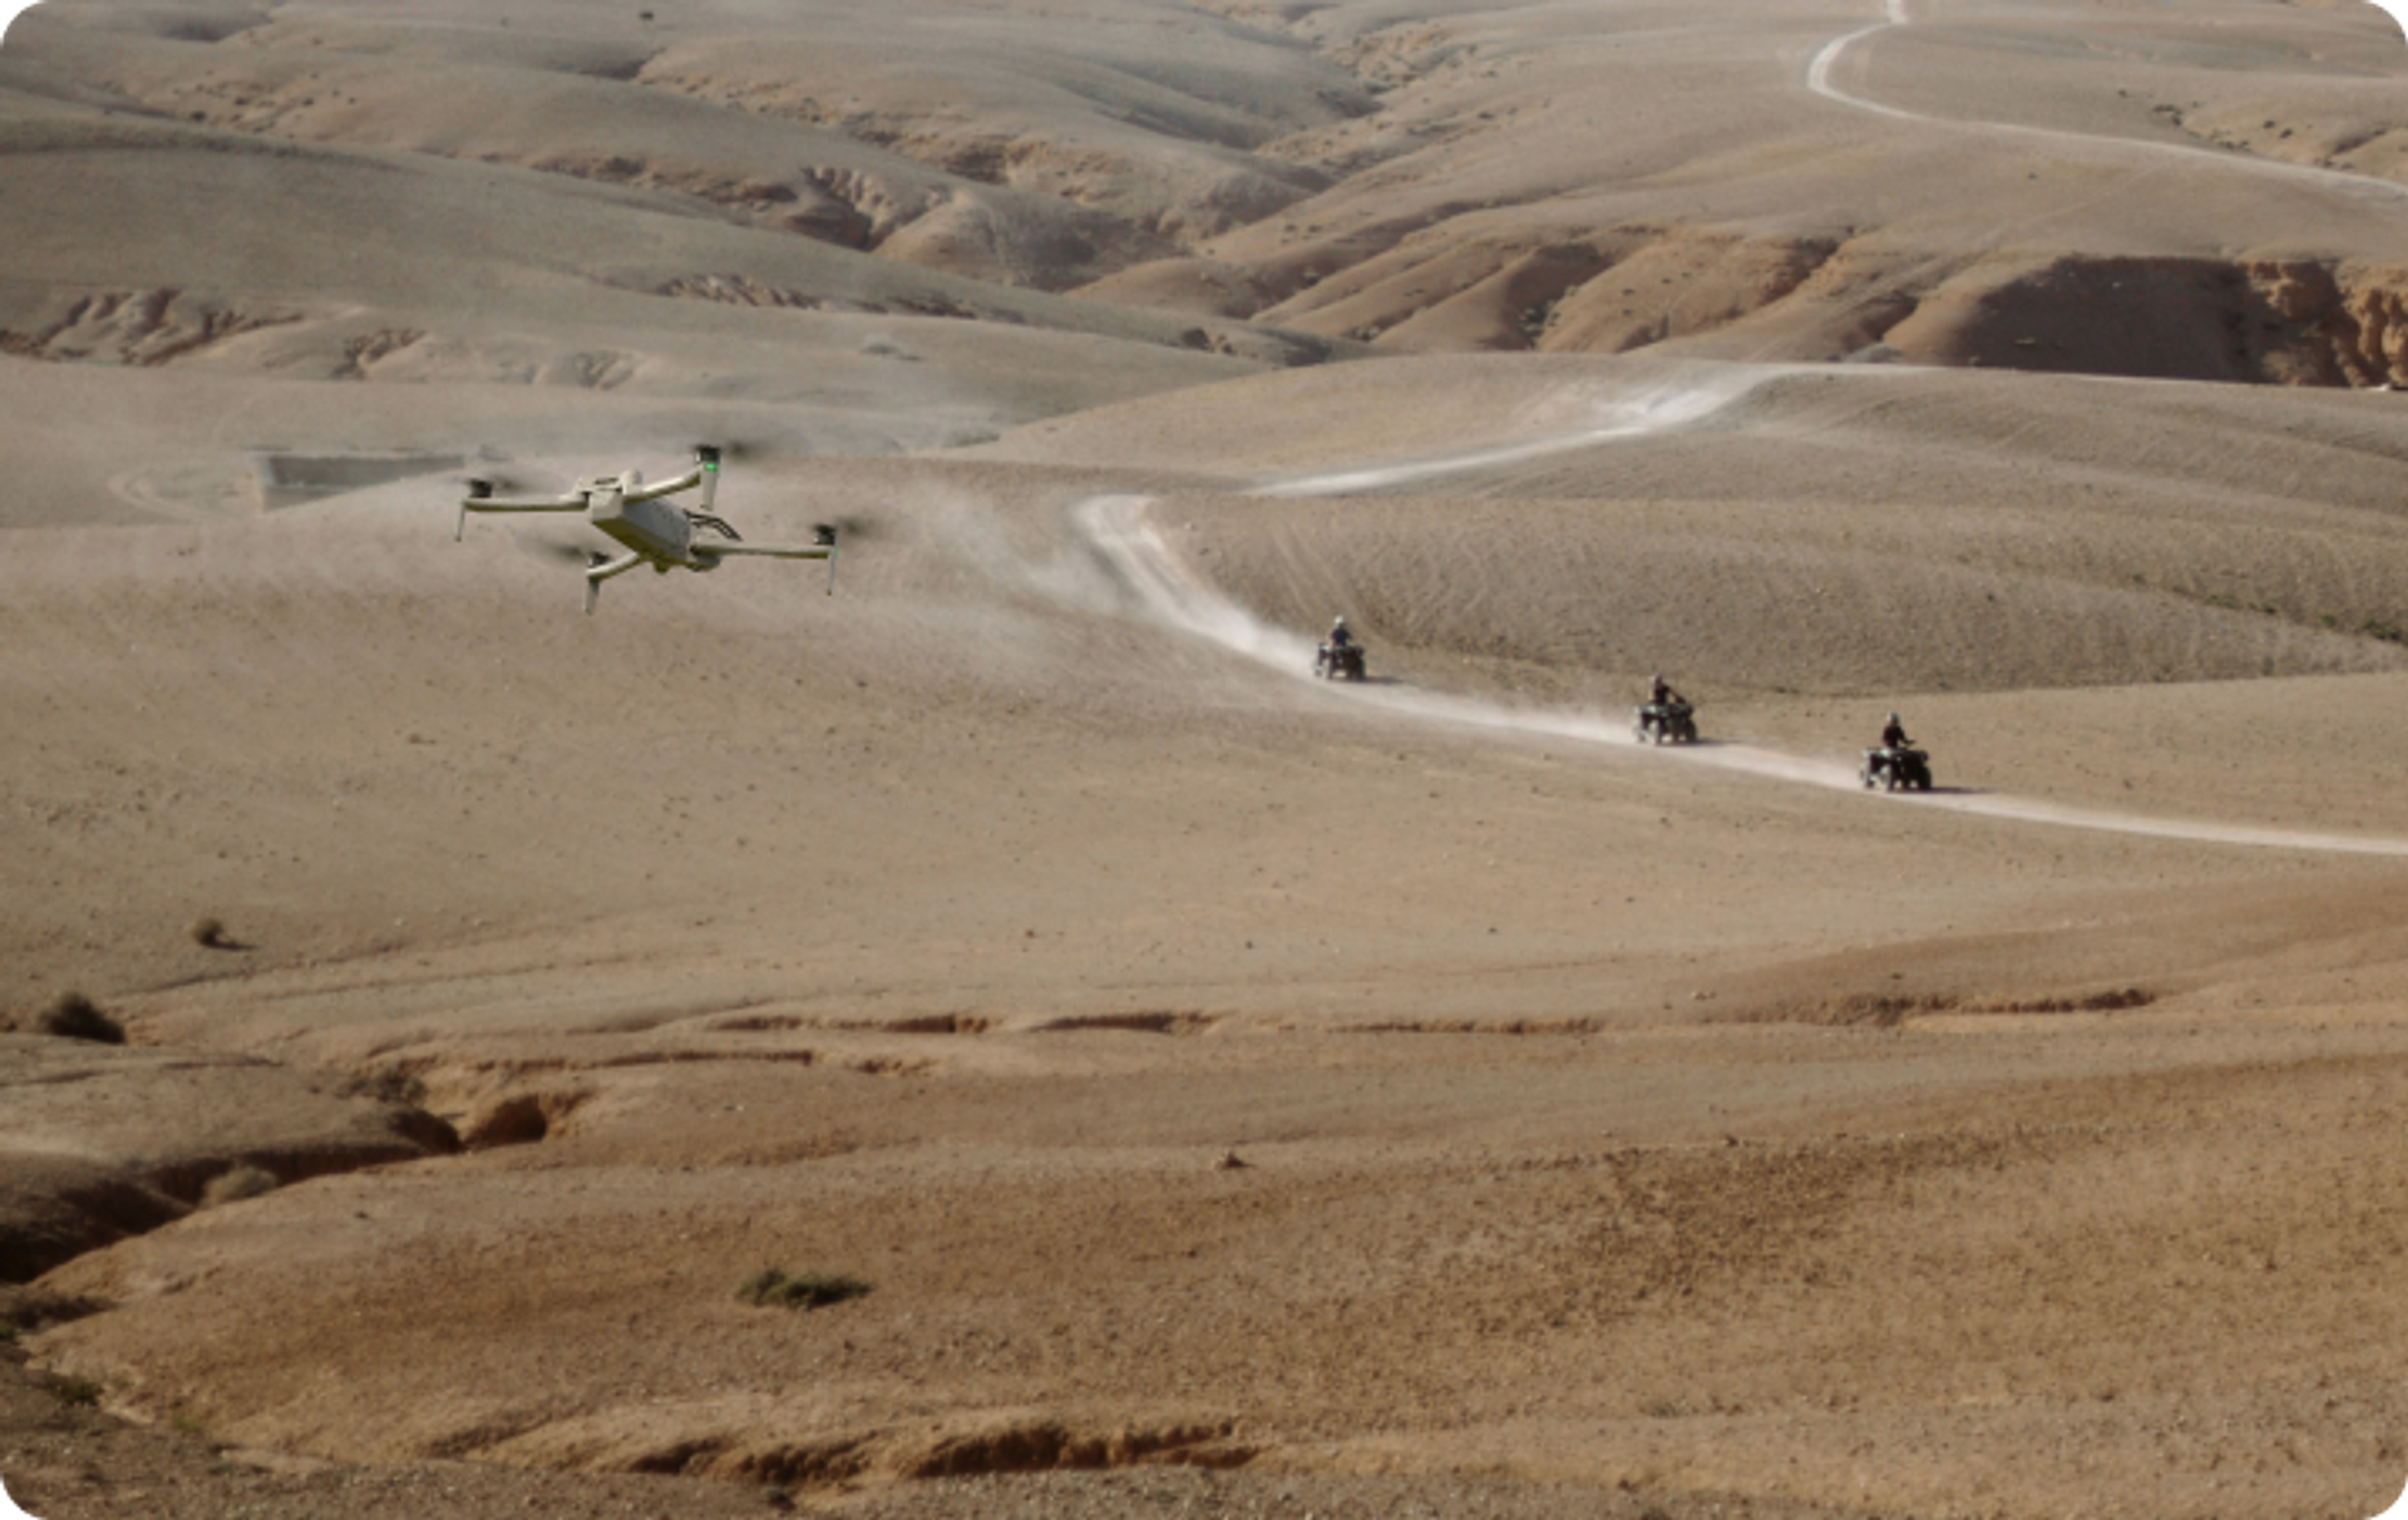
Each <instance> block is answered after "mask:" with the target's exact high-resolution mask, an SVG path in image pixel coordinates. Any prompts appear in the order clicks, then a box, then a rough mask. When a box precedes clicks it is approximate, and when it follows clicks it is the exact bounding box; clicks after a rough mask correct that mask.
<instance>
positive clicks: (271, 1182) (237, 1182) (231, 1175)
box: [201, 1161, 276, 1209]
mask: <svg viewBox="0 0 2408 1520" xmlns="http://www.w3.org/2000/svg"><path fill="white" fill-rule="evenodd" d="M275 1191H276V1174H275V1173H274V1172H272V1171H269V1170H268V1169H266V1168H265V1167H254V1166H252V1165H251V1163H250V1162H248V1161H245V1162H242V1163H240V1164H238V1165H236V1166H232V1167H228V1168H227V1169H225V1170H223V1171H222V1172H219V1173H218V1174H217V1175H216V1176H214V1177H212V1178H210V1179H209V1180H208V1184H207V1185H205V1186H204V1187H202V1189H201V1207H202V1208H204V1209H214V1208H217V1207H218V1206H219V1205H221V1204H226V1203H240V1202H241V1201H242V1200H243V1199H245V1198H255V1197H259V1196H260V1195H261V1194H263V1193H273V1192H275Z"/></svg>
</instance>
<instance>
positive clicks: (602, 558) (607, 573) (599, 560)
mask: <svg viewBox="0 0 2408 1520" xmlns="http://www.w3.org/2000/svg"><path fill="white" fill-rule="evenodd" d="M643 562H644V556H643V555H641V554H638V553H637V552H635V551H634V550H629V551H628V552H625V553H624V554H622V555H620V556H619V557H618V558H616V559H612V558H611V557H610V556H609V555H608V554H594V553H589V554H587V555H586V556H585V612H586V615H587V616H589V617H591V616H592V615H593V613H594V604H595V602H597V601H600V600H601V599H602V582H603V581H608V580H609V579H610V578H611V577H612V576H614V575H624V574H626V573H627V572H628V571H629V570H632V569H634V568H635V567H636V566H638V565H641V564H642V563H643Z"/></svg>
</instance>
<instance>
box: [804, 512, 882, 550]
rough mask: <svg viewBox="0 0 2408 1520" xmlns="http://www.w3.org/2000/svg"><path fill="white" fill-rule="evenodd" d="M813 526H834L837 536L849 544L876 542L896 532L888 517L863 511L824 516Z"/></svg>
mask: <svg viewBox="0 0 2408 1520" xmlns="http://www.w3.org/2000/svg"><path fill="white" fill-rule="evenodd" d="M812 526H813V527H814V528H819V527H823V526H824V527H828V528H832V529H834V530H835V532H836V535H837V537H838V538H840V539H842V540H843V541H844V542H846V543H848V544H865V543H876V542H878V541H879V540H880V539H882V538H888V537H890V536H891V535H892V534H893V532H894V528H893V526H892V524H890V523H888V522H887V521H886V519H884V518H882V517H875V516H870V515H868V514H866V513H862V512H846V513H844V514H843V515H841V516H838V517H829V518H823V519H821V520H820V521H819V522H817V523H813V524H812Z"/></svg>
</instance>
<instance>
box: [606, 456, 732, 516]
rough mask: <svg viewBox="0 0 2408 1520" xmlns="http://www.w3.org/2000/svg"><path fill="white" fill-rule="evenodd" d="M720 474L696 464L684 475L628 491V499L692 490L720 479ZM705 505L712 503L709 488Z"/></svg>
mask: <svg viewBox="0 0 2408 1520" xmlns="http://www.w3.org/2000/svg"><path fill="white" fill-rule="evenodd" d="M718 474H719V472H718V471H716V470H710V471H706V470H704V468H703V467H702V466H700V465H696V466H695V467H694V468H692V469H690V470H688V471H686V472H685V473H684V474H683V475H680V476H676V477H674V478H673V479H670V480H663V481H661V482H659V483H658V484H656V485H647V486H640V487H638V488H637V489H636V490H633V491H630V492H628V493H627V499H628V500H629V501H656V500H658V499H659V498H661V497H663V496H671V495H676V494H677V493H679V492H681V491H691V490H693V489H694V488H695V486H698V485H702V484H704V483H705V482H706V481H709V480H717V479H718ZM703 505H704V506H705V507H709V506H710V491H709V490H707V489H706V490H705V491H704V492H703Z"/></svg>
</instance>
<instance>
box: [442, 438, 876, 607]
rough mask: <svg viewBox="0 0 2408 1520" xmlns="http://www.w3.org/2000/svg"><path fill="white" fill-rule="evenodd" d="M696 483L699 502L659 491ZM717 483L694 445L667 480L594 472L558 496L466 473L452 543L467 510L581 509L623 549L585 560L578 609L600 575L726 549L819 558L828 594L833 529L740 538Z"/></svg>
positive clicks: (680, 564)
mask: <svg viewBox="0 0 2408 1520" xmlns="http://www.w3.org/2000/svg"><path fill="white" fill-rule="evenodd" d="M695 486H700V487H702V505H701V506H700V507H699V508H695V507H680V506H676V505H674V504H672V503H670V502H668V501H667V500H666V499H664V498H666V497H668V496H671V495H676V494H677V493H678V492H681V491H691V490H693V489H694V488H695ZM718 487H719V449H718V447H717V446H716V445H714V444H708V443H705V444H699V445H696V446H695V451H694V467H693V468H692V469H690V470H687V471H686V472H685V473H684V474H682V475H681V476H679V477H678V478H677V479H675V480H663V481H662V482H661V483H660V484H658V485H646V484H645V483H644V477H643V474H642V473H641V472H640V471H638V470H632V469H631V470H626V471H624V472H622V473H620V474H618V475H596V476H594V477H592V478H590V479H588V480H581V481H579V482H578V483H577V486H576V487H575V489H573V490H570V491H567V492H565V493H563V494H562V495H557V496H542V497H531V498H525V499H516V500H514V499H511V498H509V497H503V496H496V495H494V482H493V481H491V480H470V481H469V482H468V494H467V495H465V496H463V497H461V498H460V519H459V521H458V522H457V523H454V524H453V525H452V541H453V542H455V543H456V542H458V541H459V539H460V536H461V534H462V533H464V532H466V529H467V526H468V514H469V513H470V512H583V513H584V514H585V521H586V522H588V523H592V524H593V525H594V526H595V527H596V528H598V529H600V530H601V531H602V532H603V533H604V534H606V535H608V536H609V538H611V539H612V540H614V541H615V542H617V543H618V544H619V545H620V546H621V547H622V548H624V550H625V551H626V552H624V553H622V554H605V553H600V552H591V553H588V554H587V555H586V559H585V610H586V611H587V612H589V613H590V612H592V611H593V610H594V604H595V601H596V600H598V599H599V598H600V597H601V595H602V582H603V581H608V580H609V579H610V578H611V577H612V576H614V575H624V574H625V573H626V572H627V571H629V570H632V569H634V568H635V567H636V566H638V565H649V566H652V568H653V569H654V570H656V571H658V572H659V573H661V574H662V575H667V574H668V572H669V571H670V570H672V569H681V570H715V569H717V568H719V562H720V561H721V560H723V559H724V558H726V557H727V556H729V555H731V554H758V555H762V556H765V557H767V558H770V559H824V560H825V561H827V562H828V594H829V595H835V594H836V529H835V528H834V527H831V526H829V525H828V524H827V523H820V524H818V525H817V526H815V527H813V528H812V529H811V541H810V543H807V544H779V543H747V542H746V541H745V540H744V539H743V538H742V537H740V536H739V535H738V533H737V531H736V530H735V528H733V527H731V526H729V525H728V522H727V520H726V519H725V518H724V517H721V516H718V515H717V514H716V513H714V512H712V511H711V509H710V508H711V499H712V495H713V494H714V493H715V492H716V491H717V489H718Z"/></svg>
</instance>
